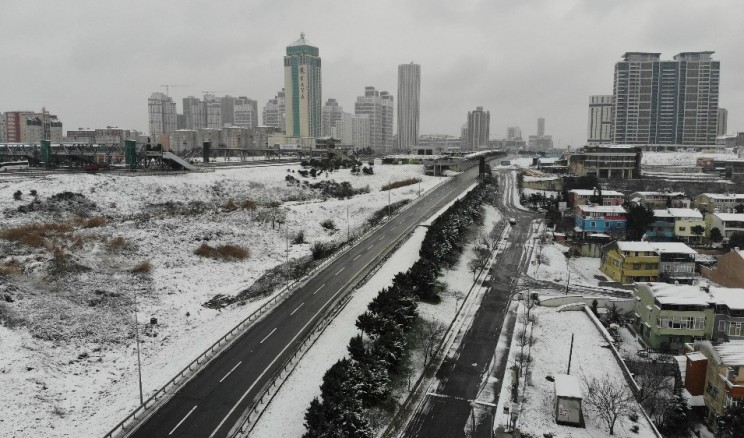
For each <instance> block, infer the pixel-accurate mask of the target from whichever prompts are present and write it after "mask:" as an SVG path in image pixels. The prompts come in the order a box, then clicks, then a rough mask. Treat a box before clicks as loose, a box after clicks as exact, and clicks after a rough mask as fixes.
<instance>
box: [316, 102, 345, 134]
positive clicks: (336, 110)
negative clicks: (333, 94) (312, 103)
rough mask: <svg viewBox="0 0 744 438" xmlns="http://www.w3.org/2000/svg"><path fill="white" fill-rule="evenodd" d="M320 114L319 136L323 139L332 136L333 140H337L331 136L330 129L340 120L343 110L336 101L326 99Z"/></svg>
mask: <svg viewBox="0 0 744 438" xmlns="http://www.w3.org/2000/svg"><path fill="white" fill-rule="evenodd" d="M320 113H321V117H320V120H321V123H320V134H321V135H322V136H323V137H327V136H333V137H334V138H338V137H336V136H334V135H333V134H331V129H332V128H333V127H335V126H336V123H337V122H338V121H339V120H340V119H341V117H342V114H343V113H344V108H343V107H342V106H341V105H339V104H338V102H336V99H328V101H326V104H325V105H323V108H321V110H320Z"/></svg>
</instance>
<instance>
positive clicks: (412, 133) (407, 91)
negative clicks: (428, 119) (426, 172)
mask: <svg viewBox="0 0 744 438" xmlns="http://www.w3.org/2000/svg"><path fill="white" fill-rule="evenodd" d="M420 107H421V66H420V65H419V64H414V63H410V64H401V65H399V66H398V149H402V150H409V149H413V148H415V147H416V145H417V144H418V136H419V122H420V117H421V115H420Z"/></svg>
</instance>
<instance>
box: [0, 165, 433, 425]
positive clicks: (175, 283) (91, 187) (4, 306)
mask: <svg viewBox="0 0 744 438" xmlns="http://www.w3.org/2000/svg"><path fill="white" fill-rule="evenodd" d="M288 169H290V170H297V169H299V166H296V165H295V166H292V165H287V166H276V167H243V168H229V169H219V170H217V171H216V172H214V173H206V174H178V175H167V174H166V175H163V176H114V175H107V174H105V173H102V174H97V175H90V174H72V175H71V174H53V175H47V176H41V177H38V176H37V177H32V176H29V177H20V178H19V177H17V175H11V176H9V177H8V178H7V179H6V178H4V177H0V178H1V179H0V212H2V213H3V223H2V226H1V227H0V232H2V231H3V230H9V229H11V228H14V227H20V226H25V225H30V224H47V226H49V224H68V225H66V226H68V227H69V229H67V231H65V232H64V233H58V234H55V236H56V237H48V238H47V244H46V247H45V246H44V245H42V246H40V247H28V246H24V245H21V244H17V243H9V242H7V241H3V240H0V263H2V266H0V267H4V268H7V267H8V266H11V267H14V269H15V267H16V266H18V264H20V266H21V269H20V270H21V271H22V272H23V274H22V275H18V274H9V275H4V274H0V296H3V297H4V296H6V295H7V296H9V297H10V300H11V301H12V302H8V300H7V298H6V299H4V300H3V301H2V302H0V303H1V304H0V320H3V324H0V351H2V354H1V355H0V387H2V388H3V396H2V397H0V408H1V409H2V411H3V415H2V416H1V417H0V436H97V435H102V434H103V433H105V432H107V431H108V429H110V428H111V427H113V425H115V424H116V423H117V422H118V421H119V420H120V419H121V418H123V417H124V416H125V415H126V414H127V413H128V412H129V411H130V410H131V409H132V408H134V407H135V406H136V405H137V404H138V402H139V395H138V390H137V366H136V363H137V361H136V350H135V344H134V338H133V334H134V326H133V324H134V321H133V315H134V313H133V312H134V307H133V304H134V303H133V300H134V296H135V294H136V295H137V307H138V319H139V329H140V333H141V334H142V336H141V340H142V345H141V349H142V370H143V387H144V392H145V394H144V396H145V398H146V397H148V395H149V394H151V393H152V392H154V391H155V390H156V389H157V388H158V387H160V386H161V385H162V384H164V383H165V382H166V381H167V380H168V379H170V378H171V377H172V376H173V375H175V374H176V372H177V371H179V370H180V369H181V368H183V367H184V366H185V365H186V364H188V363H189V362H190V361H191V360H192V359H193V358H194V357H196V356H197V355H198V354H199V353H201V351H203V350H204V349H205V348H207V347H208V346H209V345H211V344H212V343H213V342H214V341H216V339H218V338H219V337H220V336H222V335H223V334H224V333H225V332H226V331H227V330H228V329H229V328H232V327H233V326H234V325H235V324H237V323H238V322H239V321H240V320H242V319H243V318H245V317H246V316H247V315H248V314H250V313H251V312H252V311H253V310H254V309H256V308H257V307H259V306H260V305H261V304H262V303H263V302H264V301H265V300H267V299H268V296H265V297H263V298H257V299H256V300H254V301H251V302H249V303H248V304H245V305H242V306H233V307H228V308H225V309H222V310H221V311H219V310H212V309H208V308H205V307H203V306H202V304H203V303H204V302H205V301H207V300H208V299H209V298H211V297H213V296H214V295H216V294H225V295H234V294H235V293H237V292H238V291H241V290H243V289H245V288H246V287H248V286H250V285H251V284H252V283H253V282H254V281H255V280H256V279H257V278H259V277H260V276H261V275H262V273H263V272H264V271H265V270H266V269H268V268H272V267H274V266H276V265H278V264H280V263H282V262H284V261H285V257H287V254H286V253H285V248H286V246H287V239H286V237H287V234H289V236H290V238H291V237H292V236H293V235H294V234H295V233H297V232H298V231H300V230H302V231H304V235H305V241H306V242H309V243H312V242H315V241H328V240H338V241H341V240H345V239H346V233H347V217H348V219H349V220H348V227H349V229H350V231H351V237H354V235H355V234H356V233H359V232H361V229H362V227H363V226H364V224H365V222H366V220H367V219H368V218H369V216H370V215H371V214H372V213H373V212H374V211H376V210H379V209H381V208H383V207H385V206H386V205H387V204H388V202H396V201H398V200H402V199H404V198H408V199H411V198H415V197H417V196H418V193H419V187H418V185H412V186H407V187H402V188H399V189H396V190H392V191H391V192H389V193H388V192H381V191H380V187H381V186H382V185H383V184H386V183H388V182H391V181H397V180H401V179H406V178H411V177H417V178H421V180H422V182H421V184H420V189H421V192H422V193H423V192H425V191H426V190H428V189H430V188H432V187H433V186H435V185H436V184H438V183H440V182H441V181H443V179H442V178H434V177H427V176H425V175H424V174H423V169H422V168H421V166H413V165H411V166H407V165H399V166H376V167H375V174H374V175H371V176H368V175H364V176H361V175H359V176H355V175H352V174H351V173H349V171H348V170H340V171H337V172H334V173H331V174H330V175H329V176H328V177H327V179H329V180H330V179H334V180H336V181H337V182H344V181H348V182H350V183H351V184H352V185H353V187H354V188H361V187H365V186H369V190H370V192H369V193H367V194H361V195H357V196H355V197H353V198H351V199H344V200H338V199H335V198H331V199H325V200H324V199H322V198H321V197H320V195H319V194H318V192H317V191H315V190H311V189H308V188H306V187H304V186H303V185H296V184H288V183H287V182H286V181H285V177H286V175H292V176H293V177H295V178H297V179H300V180H302V181H304V180H305V179H304V178H302V177H300V176H299V175H298V174H297V173H296V172H295V173H291V172H288ZM309 180H310V182H311V183H315V182H318V181H322V180H326V177H325V176H322V177H318V178H316V179H312V178H311V179H309ZM32 190H34V191H35V193H36V196H37V197H38V199H39V200H40V201H41V204H40V205H41V206H42V207H44V209H45V210H44V211H31V212H28V213H20V212H18V207H19V206H22V205H27V204H29V203H31V201H32V200H33V199H34V196H33V195H32V194H31V191H32ZM17 191H20V192H21V197H22V199H21V200H20V201H18V200H15V199H14V193H15V192H17ZM64 191H68V192H73V193H80V194H82V195H84V198H81V197H76V198H75V202H67V203H64V202H62V203H56V204H55V203H51V202H49V200H50V198H51V197H52V196H53V195H55V194H58V193H60V192H64ZM246 201H252V202H255V203H256V204H257V205H258V207H257V208H256V209H250V208H241V207H242V206H243V205H244V204H245V203H246ZM271 203H274V204H273V205H274V206H277V205H278V207H275V208H272V207H269V205H270V204H271ZM234 207H237V208H234ZM55 209H56V210H55ZM70 209H74V210H76V211H78V212H79V213H82V214H85V215H87V216H88V218H90V217H94V218H95V217H98V216H102V217H105V221H104V223H100V222H98V223H95V224H93V222H86V221H85V220H81V219H78V220H77V222H74V219H73V216H74V215H71V214H70V213H69V212H70ZM271 216H276V217H279V218H281V217H286V224H287V225H288V226H289V233H287V229H286V228H285V227H284V226H283V225H279V224H275V226H274V227H272V224H271V220H270V217H271ZM327 219H331V220H333V221H334V223H335V226H336V228H337V229H336V230H332V231H329V230H326V229H324V228H323V227H322V226H321V225H320V222H322V221H324V220H327ZM85 226H90V228H85ZM115 237H121V238H122V239H121V240H119V241H118V242H119V243H120V244H121V245H114V241H113V238H115ZM202 243H208V244H209V245H211V246H218V245H226V244H233V245H239V246H242V247H244V248H247V249H248V250H249V251H250V256H249V257H248V258H247V259H244V260H239V261H238V260H236V261H229V262H225V261H216V260H213V259H207V258H201V257H198V256H196V255H194V250H195V249H196V248H197V247H199V245H201V244H202ZM309 243H304V244H297V245H289V247H290V249H289V254H288V257H289V258H290V259H293V258H298V257H303V256H306V255H308V254H309V253H310V251H309V247H310V244H309ZM55 248H56V250H57V251H58V252H59V251H61V252H62V253H63V254H65V256H64V257H62V258H61V260H64V261H65V264H63V266H61V267H59V268H58V270H57V271H52V270H50V266H54V264H53V263H52V259H53V257H52V251H51V250H54V249H55ZM11 260H14V261H15V262H14V263H15V264H10V265H9V264H8V263H9V262H10V261H11ZM142 261H149V263H150V266H151V270H150V272H149V274H147V273H146V274H135V273H132V272H130V269H131V268H132V267H133V266H134V265H136V264H138V263H140V262H142ZM6 271H8V272H9V270H7V269H6ZM3 272H5V271H3ZM53 272H58V274H57V276H54V275H53ZM266 293H267V294H269V296H270V294H271V293H272V291H266ZM150 318H157V324H154V325H151V324H150Z"/></svg>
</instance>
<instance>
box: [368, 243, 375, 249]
mask: <svg viewBox="0 0 744 438" xmlns="http://www.w3.org/2000/svg"><path fill="white" fill-rule="evenodd" d="M373 246H375V244H374V243H373V244H372V245H370V246H368V247H367V251H369V250H370V249H372V247H373Z"/></svg>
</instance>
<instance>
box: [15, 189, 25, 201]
mask: <svg viewBox="0 0 744 438" xmlns="http://www.w3.org/2000/svg"><path fill="white" fill-rule="evenodd" d="M21 196H23V193H21V191H20V190H16V192H15V193H13V199H15V200H16V201H20V200H21Z"/></svg>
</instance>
